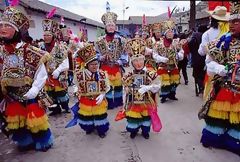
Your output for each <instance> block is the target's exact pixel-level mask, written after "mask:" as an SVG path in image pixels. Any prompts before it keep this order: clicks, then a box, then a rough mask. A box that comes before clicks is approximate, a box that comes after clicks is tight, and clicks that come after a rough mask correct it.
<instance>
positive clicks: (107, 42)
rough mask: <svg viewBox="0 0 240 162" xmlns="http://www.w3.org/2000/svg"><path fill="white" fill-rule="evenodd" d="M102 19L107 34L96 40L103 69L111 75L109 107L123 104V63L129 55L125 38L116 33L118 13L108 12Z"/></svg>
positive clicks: (108, 96) (108, 97)
mask: <svg viewBox="0 0 240 162" xmlns="http://www.w3.org/2000/svg"><path fill="white" fill-rule="evenodd" d="M102 21H103V23H104V24H105V26H106V29H105V32H106V35H105V36H102V37H100V38H99V40H98V41H97V42H96V44H97V49H98V59H99V60H100V62H101V69H102V70H104V71H106V72H107V73H108V76H109V82H110V86H111V89H110V91H109V92H108V93H107V95H106V97H107V101H108V109H113V108H116V107H119V106H122V104H123V102H122V82H121V79H122V73H123V71H124V69H123V66H122V65H123V64H126V63H127V62H128V61H127V60H128V56H127V55H126V54H125V53H124V50H123V49H124V44H125V40H124V39H123V37H121V36H119V35H118V34H116V21H117V15H116V14H115V13H113V12H107V13H105V14H104V15H103V16H102Z"/></svg>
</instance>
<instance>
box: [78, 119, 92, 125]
mask: <svg viewBox="0 0 240 162" xmlns="http://www.w3.org/2000/svg"><path fill="white" fill-rule="evenodd" d="M78 123H79V124H81V125H94V122H93V121H84V120H81V119H78Z"/></svg>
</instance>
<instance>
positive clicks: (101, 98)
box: [96, 94, 105, 105]
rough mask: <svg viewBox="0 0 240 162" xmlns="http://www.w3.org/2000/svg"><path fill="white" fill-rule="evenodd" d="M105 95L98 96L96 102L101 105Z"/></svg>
mask: <svg viewBox="0 0 240 162" xmlns="http://www.w3.org/2000/svg"><path fill="white" fill-rule="evenodd" d="M104 97H105V94H100V95H99V96H98V97H97V98H96V104H97V105H99V104H100V103H101V102H102V101H103V99H104Z"/></svg>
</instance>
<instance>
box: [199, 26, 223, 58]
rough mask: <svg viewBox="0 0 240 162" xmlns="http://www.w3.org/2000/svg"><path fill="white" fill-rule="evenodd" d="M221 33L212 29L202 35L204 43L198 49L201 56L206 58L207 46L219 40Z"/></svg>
mask: <svg viewBox="0 0 240 162" xmlns="http://www.w3.org/2000/svg"><path fill="white" fill-rule="evenodd" d="M219 33H220V30H219V29H214V28H212V27H211V28H210V29H208V30H207V31H206V32H205V33H203V35H202V42H201V44H200V46H199V49H198V53H199V54H200V55H201V56H206V53H207V52H206V45H207V44H208V43H209V42H211V41H213V40H215V39H217V37H218V35H219Z"/></svg>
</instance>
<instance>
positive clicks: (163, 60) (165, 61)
mask: <svg viewBox="0 0 240 162" xmlns="http://www.w3.org/2000/svg"><path fill="white" fill-rule="evenodd" d="M168 61H169V59H168V58H166V57H163V58H162V61H161V62H163V63H167V62H168Z"/></svg>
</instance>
